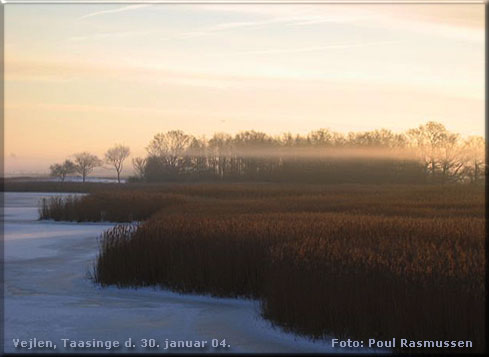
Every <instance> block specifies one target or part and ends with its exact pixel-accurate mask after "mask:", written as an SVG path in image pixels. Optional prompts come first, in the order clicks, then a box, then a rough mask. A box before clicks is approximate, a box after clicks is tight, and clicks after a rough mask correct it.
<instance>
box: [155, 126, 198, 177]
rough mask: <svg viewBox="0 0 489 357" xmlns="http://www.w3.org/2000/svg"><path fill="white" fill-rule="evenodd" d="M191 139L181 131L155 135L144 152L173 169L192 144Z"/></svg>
mask: <svg viewBox="0 0 489 357" xmlns="http://www.w3.org/2000/svg"><path fill="white" fill-rule="evenodd" d="M192 139H193V137H192V136H190V135H187V134H185V133H184V132H183V131H181V130H171V131H169V132H167V133H159V134H156V135H155V136H154V138H153V140H151V142H150V144H149V146H148V147H147V148H146V150H147V151H148V153H149V155H150V156H156V157H159V158H160V159H162V160H164V162H165V163H166V165H168V166H169V167H171V168H175V167H177V166H178V162H179V160H180V159H181V158H182V156H183V155H184V153H185V151H186V150H187V149H188V147H189V145H190V144H191V143H192Z"/></svg>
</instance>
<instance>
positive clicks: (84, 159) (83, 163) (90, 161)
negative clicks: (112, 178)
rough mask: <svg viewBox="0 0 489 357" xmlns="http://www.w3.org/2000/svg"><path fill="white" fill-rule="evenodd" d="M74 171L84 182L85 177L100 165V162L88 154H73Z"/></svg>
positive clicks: (94, 156)
mask: <svg viewBox="0 0 489 357" xmlns="http://www.w3.org/2000/svg"><path fill="white" fill-rule="evenodd" d="M74 156H75V167H76V169H75V171H76V172H77V173H79V174H80V175H81V176H82V180H83V182H85V179H86V177H87V176H88V175H89V174H90V173H91V172H92V171H93V169H94V168H96V167H97V166H100V165H102V161H101V160H100V159H99V158H98V157H97V156H96V155H92V154H90V153H88V152H81V153H78V154H75V155H74Z"/></svg>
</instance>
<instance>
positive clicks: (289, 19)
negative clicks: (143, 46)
mask: <svg viewBox="0 0 489 357" xmlns="http://www.w3.org/2000/svg"><path fill="white" fill-rule="evenodd" d="M347 21H355V19H353V18H341V19H340V18H336V17H334V16H320V15H309V14H305V15H294V16H280V17H272V18H268V19H263V20H254V21H235V22H225V23H220V24H216V25H213V26H208V27H206V28H202V29H198V30H196V31H190V32H185V33H183V34H182V35H181V36H180V37H181V38H192V37H200V36H206V35H211V34H213V33H217V32H221V31H228V30H235V29H255V28H261V27H264V26H269V25H275V24H284V25H288V26H290V25H302V26H304V25H313V24H319V23H327V22H330V23H337V22H347Z"/></svg>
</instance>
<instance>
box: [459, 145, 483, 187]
mask: <svg viewBox="0 0 489 357" xmlns="http://www.w3.org/2000/svg"><path fill="white" fill-rule="evenodd" d="M485 148H486V141H485V140H484V138H483V137H482V136H469V137H468V138H467V139H466V140H465V142H464V153H465V155H466V160H465V165H466V167H465V174H466V175H467V176H468V178H469V180H470V182H472V183H477V182H480V181H481V179H482V178H483V177H484V172H485V167H486V159H485Z"/></svg>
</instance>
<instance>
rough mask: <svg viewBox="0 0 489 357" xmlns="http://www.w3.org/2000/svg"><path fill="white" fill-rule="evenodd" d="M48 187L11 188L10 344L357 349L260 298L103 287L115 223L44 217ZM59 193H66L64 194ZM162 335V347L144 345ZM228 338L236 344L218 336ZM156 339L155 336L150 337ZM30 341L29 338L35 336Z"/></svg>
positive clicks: (8, 347) (7, 219) (7, 220)
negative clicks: (100, 252)
mask: <svg viewBox="0 0 489 357" xmlns="http://www.w3.org/2000/svg"><path fill="white" fill-rule="evenodd" d="M52 195H54V194H46V193H11V192H9V193H5V196H4V197H5V210H4V230H5V235H4V239H5V245H4V247H5V254H4V259H5V265H4V266H5V287H4V293H5V322H4V327H5V336H4V338H5V343H4V346H5V352H19V353H20V352H22V353H25V352H34V351H36V352H47V353H52V352H75V353H83V352H97V353H100V352H104V351H106V350H105V349H103V348H98V349H74V348H67V349H65V348H64V347H63V341H62V340H61V339H71V340H83V341H87V340H92V339H97V340H102V341H109V340H111V341H114V340H118V341H120V342H121V343H123V342H124V341H126V340H127V339H128V338H129V337H131V338H132V343H133V344H135V345H136V347H135V348H125V347H123V346H122V347H121V348H119V349H114V350H111V351H115V352H165V350H164V347H165V339H168V340H192V341H194V340H199V341H201V340H206V341H208V344H207V346H206V348H203V349H202V348H198V347H197V348H191V349H182V348H180V349H171V348H170V349H168V350H166V351H168V352H187V353H188V352H339V353H345V352H355V351H353V350H351V349H349V350H347V351H346V350H342V349H339V348H334V349H333V348H331V341H330V339H327V340H325V341H324V342H311V341H309V340H307V339H304V338H301V337H296V336H295V335H293V334H288V333H284V332H282V331H281V330H279V329H276V328H273V327H272V326H271V325H270V323H269V322H267V321H265V320H263V319H262V318H261V317H260V315H259V307H258V305H257V303H255V302H253V301H248V300H238V299H216V298H211V297H206V296H196V295H180V294H175V293H172V292H168V291H162V290H154V289H151V288H144V289H137V290H136V289H117V288H112V287H111V288H101V287H99V286H96V285H94V284H93V283H92V282H91V280H90V279H89V278H88V274H87V273H88V271H89V269H90V267H91V266H92V264H93V261H94V259H95V257H96V254H97V245H98V242H97V239H98V236H99V235H100V233H101V232H103V231H104V230H106V229H108V228H110V227H112V225H111V224H89V223H87V224H84V223H83V224H80V223H54V222H47V221H46V222H44V221H42V222H41V221H38V220H37V219H38V213H37V207H38V202H39V200H40V199H42V198H43V197H49V196H52ZM56 195H59V194H56ZM34 338H36V339H37V340H38V341H42V340H46V341H52V342H53V343H54V344H56V349H55V350H53V349H46V348H38V349H35V350H28V349H26V348H17V349H16V348H15V347H14V340H16V339H19V341H21V340H26V341H29V339H34ZM142 339H147V340H148V341H149V339H155V340H156V343H158V344H159V345H160V348H153V349H151V348H143V347H141V345H142V344H143V343H144V342H142V341H141V340H142ZM213 339H216V340H218V341H219V342H221V341H222V340H224V339H225V341H226V344H228V345H230V347H226V348H223V347H218V348H216V349H214V348H213V347H212V346H210V344H211V343H212V340H213ZM150 343H151V342H150ZM27 344H28V342H27Z"/></svg>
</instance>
